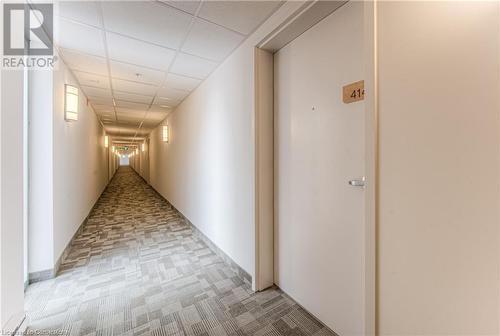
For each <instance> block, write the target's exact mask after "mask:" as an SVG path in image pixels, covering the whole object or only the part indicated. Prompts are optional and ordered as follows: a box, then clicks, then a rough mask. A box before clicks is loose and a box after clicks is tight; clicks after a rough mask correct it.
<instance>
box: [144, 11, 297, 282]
mask: <svg viewBox="0 0 500 336" xmlns="http://www.w3.org/2000/svg"><path fill="white" fill-rule="evenodd" d="M299 6H300V3H298V2H290V3H285V4H284V5H283V6H282V7H281V8H280V9H279V10H278V11H277V12H276V13H275V14H274V15H273V16H271V17H270V18H269V19H268V20H267V21H266V22H265V23H264V24H263V25H262V26H261V27H260V28H259V29H257V31H256V32H255V33H254V34H253V35H252V36H250V37H249V39H248V40H247V41H245V42H244V43H243V44H242V45H241V46H240V47H239V48H238V49H237V50H236V51H235V52H234V53H233V54H232V55H231V56H230V57H229V58H228V59H226V61H225V62H224V63H223V64H222V65H221V66H220V67H219V68H218V69H217V70H216V71H215V72H214V73H212V74H211V75H210V77H209V78H208V79H207V80H206V81H205V82H203V83H202V84H201V85H200V86H199V87H198V88H197V89H196V90H195V91H194V92H193V93H192V94H191V95H190V96H189V97H188V98H187V99H186V100H185V101H184V102H183V103H182V104H181V105H180V106H179V107H177V109H176V110H175V111H174V112H173V113H171V114H170V115H169V117H168V118H167V120H166V121H165V123H168V125H169V127H170V142H169V143H168V144H165V143H163V142H162V141H161V138H160V136H161V125H160V126H159V127H158V128H156V129H155V130H154V131H153V132H152V133H151V135H150V146H149V161H150V162H149V166H150V168H149V172H150V184H151V185H152V186H153V187H154V188H155V189H156V190H157V191H158V192H160V193H161V194H162V195H163V196H164V197H165V198H166V199H167V200H169V201H170V202H171V203H172V204H173V205H174V206H175V207H176V208H177V209H179V210H180V211H181V212H182V213H183V214H184V215H185V216H186V217H187V218H188V219H189V220H190V221H191V222H192V223H193V224H194V225H195V226H196V227H197V228H198V229H200V230H201V231H202V232H203V233H204V234H205V235H206V236H208V237H209V238H210V239H211V240H212V241H213V242H214V243H215V244H216V245H217V246H218V247H219V248H221V249H222V250H223V251H224V252H225V253H226V254H228V255H229V256H230V257H231V258H232V259H233V260H234V261H235V262H236V263H238V264H239V265H240V266H241V267H242V268H243V269H244V270H246V271H247V272H248V273H249V274H250V275H252V277H254V275H255V213H254V211H255V207H254V203H255V202H254V199H255V195H254V190H255V185H254V182H255V181H254V168H255V153H254V151H255V148H254V142H255V139H254V67H253V65H254V64H253V62H254V46H255V45H256V44H257V43H258V42H259V41H260V40H261V39H263V38H264V37H265V36H266V35H267V34H268V33H269V32H271V31H272V30H273V29H274V28H276V27H277V26H278V25H279V24H280V23H281V22H283V20H285V19H286V18H287V17H288V16H289V15H290V14H291V13H293V11H294V10H296V9H297V8H298V7H299ZM141 164H142V162H141Z"/></svg>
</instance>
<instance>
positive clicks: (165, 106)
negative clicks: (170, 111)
mask: <svg viewBox="0 0 500 336" xmlns="http://www.w3.org/2000/svg"><path fill="white" fill-rule="evenodd" d="M160 107H164V108H170V106H168V105H160Z"/></svg>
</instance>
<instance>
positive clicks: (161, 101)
mask: <svg viewBox="0 0 500 336" xmlns="http://www.w3.org/2000/svg"><path fill="white" fill-rule="evenodd" d="M177 105H179V101H177V100H172V99H167V98H160V97H156V98H155V101H154V102H153V106H157V107H161V108H165V109H172V108H174V107H176V106H177Z"/></svg>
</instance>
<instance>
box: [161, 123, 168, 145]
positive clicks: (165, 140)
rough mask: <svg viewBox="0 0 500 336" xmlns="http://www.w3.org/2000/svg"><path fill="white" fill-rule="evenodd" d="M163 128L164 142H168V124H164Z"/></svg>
mask: <svg viewBox="0 0 500 336" xmlns="http://www.w3.org/2000/svg"><path fill="white" fill-rule="evenodd" d="M162 128H163V130H162V138H163V142H166V143H168V125H163V127H162Z"/></svg>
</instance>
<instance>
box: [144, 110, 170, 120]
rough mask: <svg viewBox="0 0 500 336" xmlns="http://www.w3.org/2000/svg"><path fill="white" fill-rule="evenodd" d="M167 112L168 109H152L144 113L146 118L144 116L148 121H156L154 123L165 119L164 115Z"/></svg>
mask: <svg viewBox="0 0 500 336" xmlns="http://www.w3.org/2000/svg"><path fill="white" fill-rule="evenodd" d="M168 112H170V111H168V110H167V111H163V110H153V111H151V110H150V111H148V114H147V115H146V118H144V119H145V120H147V121H149V122H156V123H159V122H161V121H162V120H163V119H165V117H166V116H167V114H168Z"/></svg>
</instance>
